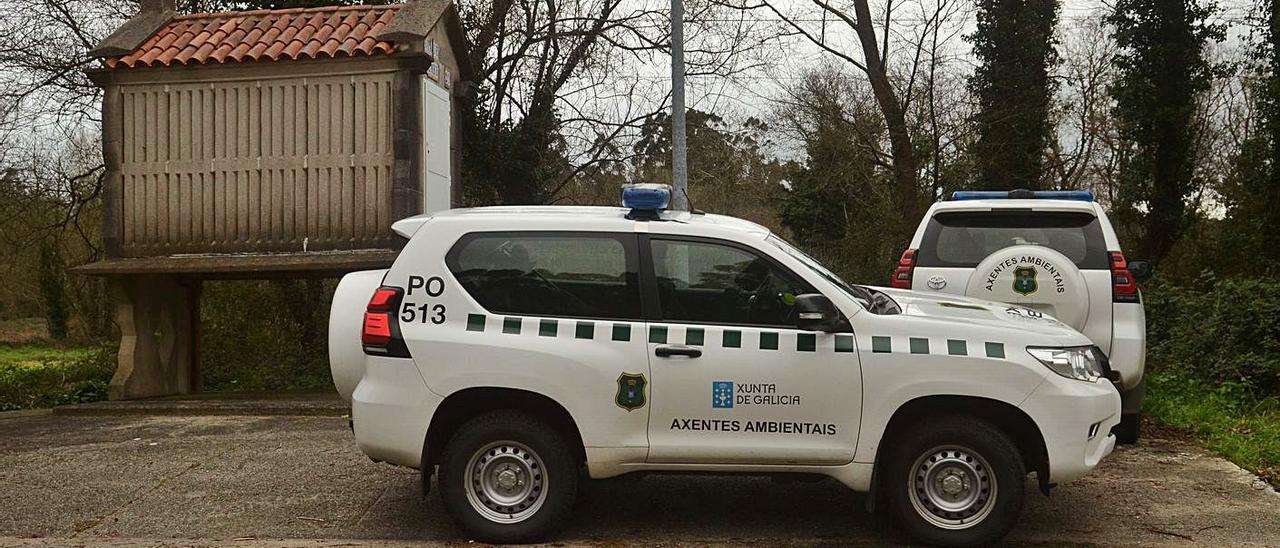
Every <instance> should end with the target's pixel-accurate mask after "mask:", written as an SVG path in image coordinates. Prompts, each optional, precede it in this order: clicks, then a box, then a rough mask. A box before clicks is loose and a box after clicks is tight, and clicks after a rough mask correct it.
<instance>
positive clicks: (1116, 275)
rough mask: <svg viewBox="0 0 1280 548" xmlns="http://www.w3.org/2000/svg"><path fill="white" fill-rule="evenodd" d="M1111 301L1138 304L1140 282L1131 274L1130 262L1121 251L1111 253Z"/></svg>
mask: <svg viewBox="0 0 1280 548" xmlns="http://www.w3.org/2000/svg"><path fill="white" fill-rule="evenodd" d="M1111 300H1112V301H1114V302H1117V303H1136V302H1138V282H1136V281H1134V279H1133V273H1132V272H1129V261H1128V260H1126V259H1125V258H1124V253H1121V252H1119V251H1112V252H1111Z"/></svg>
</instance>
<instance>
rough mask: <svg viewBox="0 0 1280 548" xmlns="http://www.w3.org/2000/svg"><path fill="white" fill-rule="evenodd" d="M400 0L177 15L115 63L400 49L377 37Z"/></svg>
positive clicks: (239, 59)
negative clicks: (379, 3)
mask: <svg viewBox="0 0 1280 548" xmlns="http://www.w3.org/2000/svg"><path fill="white" fill-rule="evenodd" d="M399 8H400V5H389V6H342V7H326V8H305V9H304V8H294V9H285V10H259V11H244V12H228V13H202V14H195V15H181V16H178V17H174V18H173V19H172V20H171V21H169V23H167V24H166V25H165V26H164V27H162V28H161V29H160V30H158V31H156V33H155V34H154V35H152V36H151V37H150V38H148V39H147V40H146V41H145V42H143V43H142V45H141V46H139V47H138V49H137V50H134V52H133V53H130V54H129V55H126V56H124V57H115V58H109V59H107V60H106V61H105V62H106V65H107V66H108V67H110V68H124V67H130V68H132V67H153V66H171V65H205V64H218V63H246V62H254V61H279V60H290V59H292V60H297V59H324V58H333V57H357V56H372V55H387V54H391V53H395V51H396V47H395V45H393V44H391V43H389V42H384V41H380V40H377V39H375V38H374V36H377V35H378V34H379V33H380V32H382V30H383V29H384V28H386V26H387V25H388V24H389V23H390V22H391V21H392V20H393V19H395V16H396V13H398V11H399Z"/></svg>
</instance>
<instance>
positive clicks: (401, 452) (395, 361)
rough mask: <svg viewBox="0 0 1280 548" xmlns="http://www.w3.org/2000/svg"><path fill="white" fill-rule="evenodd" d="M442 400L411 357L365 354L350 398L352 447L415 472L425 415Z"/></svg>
mask: <svg viewBox="0 0 1280 548" xmlns="http://www.w3.org/2000/svg"><path fill="white" fill-rule="evenodd" d="M441 400H442V398H441V397H440V396H437V395H436V394H435V393H433V392H431V391H430V390H428V389H427V385H426V383H425V382H424V381H423V380H422V375H421V374H420V373H419V372H418V366H417V364H415V363H414V361H413V360H412V359H406V358H383V357H375V356H370V357H369V358H368V362H367V368H366V370H365V373H364V377H363V378H362V379H361V380H360V384H359V385H357V386H356V389H355V392H354V393H353V394H352V398H351V418H352V424H353V427H354V429H355V437H356V445H357V446H358V447H359V448H360V451H362V452H364V454H365V455H368V456H369V458H371V459H373V460H376V461H382V462H388V463H391V464H397V465H400V466H407V467H410V468H419V467H420V466H421V463H422V446H423V443H424V441H425V440H426V438H427V427H428V426H429V425H430V424H431V415H432V413H434V412H435V409H436V407H437V406H439V405H440V402H441Z"/></svg>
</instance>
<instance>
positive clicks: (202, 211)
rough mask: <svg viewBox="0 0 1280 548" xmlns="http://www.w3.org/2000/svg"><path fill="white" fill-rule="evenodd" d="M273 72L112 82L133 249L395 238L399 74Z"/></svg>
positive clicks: (126, 242) (156, 251)
mask: <svg viewBox="0 0 1280 548" xmlns="http://www.w3.org/2000/svg"><path fill="white" fill-rule="evenodd" d="M334 65H335V64H333V63H330V64H327V65H317V66H316V68H317V69H319V68H322V67H333V66H334ZM273 68H277V69H278V67H245V68H244V69H243V70H239V71H237V70H234V69H224V70H220V71H208V72H209V73H210V75H214V76H218V77H220V78H217V79H207V78H202V79H200V80H196V81H185V80H184V78H183V75H184V74H189V72H186V71H179V72H177V73H175V75H174V77H172V78H165V77H161V78H154V79H153V81H149V82H147V81H143V82H137V83H120V84H119V85H116V86H112V87H110V88H109V89H108V93H112V94H117V95H118V97H117V100H118V103H117V107H118V108H117V109H115V112H114V115H115V116H118V117H119V120H117V121H116V122H117V123H118V124H119V127H118V130H119V138H120V146H121V148H120V155H121V156H120V169H119V183H118V184H119V186H118V190H119V201H120V214H121V221H122V230H121V251H122V255H123V256H125V257H136V256H154V255H168V254H177V253H219V252H282V251H303V250H304V248H305V249H306V250H308V251H319V250H329V249H365V248H386V247H390V246H391V245H392V236H391V232H390V230H389V227H390V225H391V223H392V222H393V221H394V220H395V219H394V215H393V211H392V204H391V200H392V165H393V148H392V129H393V128H392V126H393V116H394V114H393V92H394V90H393V81H394V77H395V73H394V72H393V71H375V72H362V73H342V72H341V71H337V73H336V74H335V73H334V71H323V72H320V73H318V74H306V73H298V74H292V75H280V74H279V73H274V72H273V70H272V69H273ZM157 76H159V75H158V74H157Z"/></svg>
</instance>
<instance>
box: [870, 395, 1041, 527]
mask: <svg viewBox="0 0 1280 548" xmlns="http://www.w3.org/2000/svg"><path fill="white" fill-rule="evenodd" d="M886 447H888V448H890V449H888V454H887V455H886V457H887V460H886V461H884V462H886V464H887V465H886V467H885V470H886V474H885V476H884V478H883V481H882V482H881V483H880V485H881V486H882V487H883V488H885V489H887V493H886V496H887V499H888V503H889V514H890V516H892V517H893V519H894V521H895V522H897V523H898V525H899V527H901V528H902V529H903V530H904V531H905V532H906V533H907V534H909V535H910V536H911V537H913V538H914V539H916V540H917V541H919V542H922V543H925V544H933V545H940V546H974V545H980V544H990V543H994V542H997V541H999V540H1000V539H1002V538H1004V536H1005V535H1007V534H1008V533H1009V531H1010V530H1011V529H1013V526H1014V525H1015V524H1016V523H1017V521H1018V517H1019V515H1021V513H1022V504H1023V499H1024V498H1025V496H1026V491H1025V486H1026V480H1027V469H1026V465H1025V464H1024V463H1023V462H1022V456H1021V455H1020V454H1019V453H1018V449H1017V447H1016V446H1015V445H1014V444H1013V442H1012V441H1011V440H1010V439H1009V437H1008V436H1006V435H1005V434H1004V433H1003V432H1001V431H1000V430H999V429H997V428H996V427H994V426H992V425H991V424H989V423H987V422H985V421H982V420H978V419H974V418H968V417H944V418H939V419H931V420H927V421H926V422H922V423H920V424H918V425H917V426H915V427H914V428H913V429H912V430H911V431H909V432H905V433H904V434H902V435H900V436H897V437H896V438H895V439H894V440H893V441H892V442H891V443H890V444H887V445H886ZM984 462H985V465H984V464H983V463H984ZM951 478H955V479H951ZM930 483H931V484H932V485H934V486H935V487H934V488H932V489H926V488H925V485H926V484H930ZM993 491H994V495H995V496H994V498H993V497H991V494H992V492H993ZM943 497H954V499H950V500H949V499H946V498H943ZM935 501H936V502H943V503H946V504H947V505H948V506H947V509H950V510H958V511H955V512H947V511H944V508H943V507H941V506H938V505H936V504H932V503H933V502H935ZM926 516H927V517H926Z"/></svg>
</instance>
